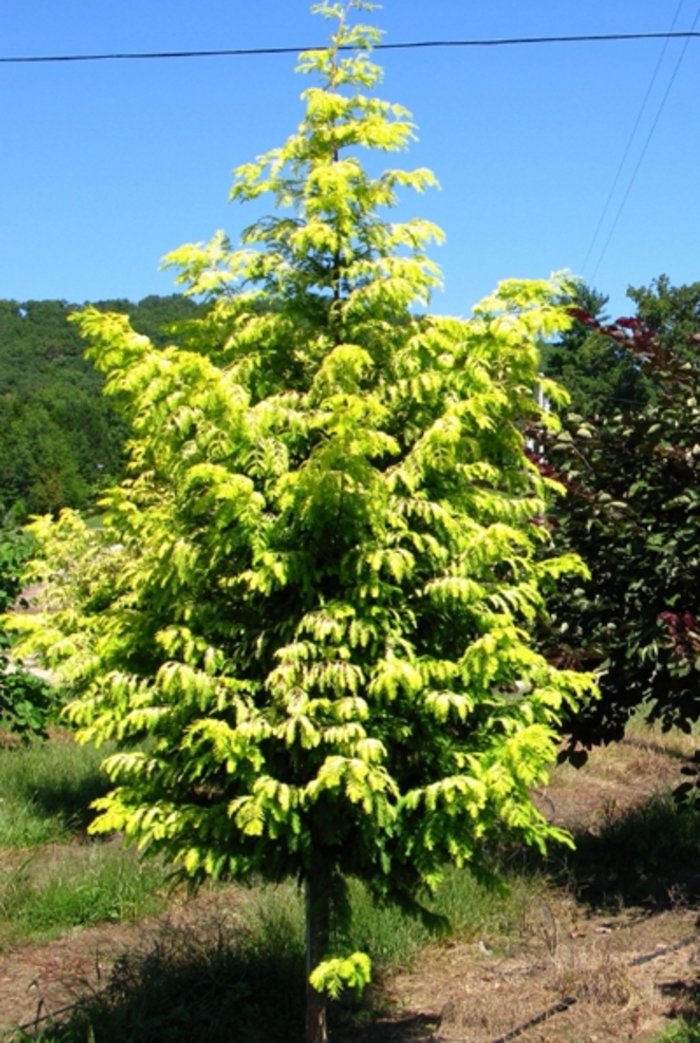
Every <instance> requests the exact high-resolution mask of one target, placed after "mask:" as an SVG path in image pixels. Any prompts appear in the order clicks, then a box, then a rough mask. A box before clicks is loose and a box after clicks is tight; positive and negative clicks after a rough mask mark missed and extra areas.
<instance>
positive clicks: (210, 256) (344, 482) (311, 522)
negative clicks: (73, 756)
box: [20, 2, 591, 1043]
mask: <svg viewBox="0 0 700 1043" xmlns="http://www.w3.org/2000/svg"><path fill="white" fill-rule="evenodd" d="M369 6H370V5H367V4H363V3H358V2H351V3H350V4H349V5H348V7H347V9H345V8H344V7H342V6H341V5H339V4H331V3H322V4H319V5H317V8H316V10H317V11H318V12H319V13H320V14H322V15H324V16H326V17H328V18H330V19H332V20H335V21H336V25H335V28H334V32H333V34H332V37H331V42H330V45H329V47H328V48H327V49H326V50H318V51H310V52H307V53H305V54H303V55H302V56H301V65H300V70H301V71H302V72H303V73H307V74H311V76H312V77H313V78H314V79H315V81H316V85H314V86H310V87H309V88H308V89H307V90H306V91H305V92H304V94H303V95H302V97H303V100H304V104H305V114H304V117H303V121H302V123H301V125H300V126H299V128H298V130H297V132H296V133H294V134H293V135H292V136H291V137H290V138H289V139H288V140H287V142H286V144H284V145H283V146H282V147H281V148H279V149H275V150H274V151H272V152H270V153H268V154H267V155H265V156H262V157H261V158H259V159H257V160H256V161H255V162H254V163H251V164H249V165H246V166H243V167H240V168H239V169H238V170H237V171H236V172H235V181H234V185H233V189H232V193H231V194H232V198H233V199H235V200H240V201H243V202H246V201H248V200H257V199H258V198H259V197H261V196H266V195H269V196H271V198H272V200H273V202H274V208H273V211H274V212H273V213H272V216H269V217H265V218H263V219H261V220H258V221H256V222H255V223H254V224H253V225H251V227H249V228H248V229H247V230H246V231H245V233H244V234H243V242H242V245H241V248H240V249H232V247H231V246H230V245H229V242H228V240H227V239H226V238H225V237H224V236H223V235H221V234H220V235H217V236H216V237H215V238H214V239H213V240H212V241H211V242H210V243H209V244H207V245H190V246H184V247H182V248H181V249H179V250H176V251H175V252H174V253H173V254H171V255H170V256H169V258H168V259H167V261H168V263H169V264H171V265H174V266H175V267H176V268H177V270H178V273H179V274H178V276H177V277H178V280H179V281H180V283H181V284H182V285H183V286H184V288H185V292H187V293H189V294H192V295H193V296H195V297H197V298H202V297H203V298H206V299H207V300H208V301H209V305H210V306H209V309H208V311H207V314H206V316H205V317H203V318H199V319H196V320H194V321H193V322H192V323H191V324H190V325H189V328H188V333H187V341H186V346H185V347H184V348H175V347H170V348H165V349H163V350H157V349H156V348H154V346H153V345H152V344H151V343H150V342H149V341H148V339H146V338H145V337H143V336H139V335H137V334H136V333H134V332H133V331H132V330H131V329H130V327H129V323H128V321H127V319H126V318H124V317H122V316H119V315H114V314H112V315H103V314H100V313H98V312H96V311H94V310H91V309H86V310H85V311H84V312H83V313H82V315H81V316H80V320H79V321H80V325H81V327H82V330H83V332H84V334H85V336H86V337H87V339H88V340H89V342H90V345H91V347H90V349H89V350H90V355H91V357H92V358H93V360H94V361H95V363H96V365H97V366H98V368H99V369H100V370H102V371H103V372H104V373H105V374H106V393H107V394H108V395H110V396H112V399H113V401H114V403H115V404H116V406H117V407H118V408H119V409H120V410H121V411H122V412H123V414H124V415H125V416H126V418H127V419H128V421H129V423H130V424H131V428H132V438H131V442H130V463H129V472H128V477H127V478H126V479H125V480H124V481H123V482H122V483H121V484H120V485H119V486H118V487H116V488H113V489H111V490H110V491H109V492H108V493H107V494H106V496H105V498H104V503H103V509H104V526H103V528H102V529H98V530H92V531H90V530H88V529H87V528H86V527H85V526H84V525H83V523H82V522H81V521H80V519H79V518H78V517H77V516H76V515H74V514H71V513H65V514H64V515H63V516H62V517H61V518H60V519H59V520H58V521H57V522H53V521H51V520H50V519H44V520H40V521H38V522H36V523H35V525H34V527H33V528H34V533H35V535H36V536H37V538H39V539H40V541H41V545H42V548H43V551H42V555H43V565H42V562H41V561H37V563H36V565H35V568H36V569H38V570H39V571H41V570H42V569H43V575H44V578H45V579H46V580H47V582H48V586H47V611H46V612H45V613H44V615H43V616H32V617H31V618H27V619H24V620H22V621H20V622H21V624H22V625H24V626H25V627H30V628H31V627H33V628H34V630H33V633H29V634H27V636H26V638H25V643H28V644H29V645H31V646H32V647H34V648H37V647H42V648H43V649H44V650H45V652H46V654H47V656H48V658H49V660H50V662H51V664H52V668H53V669H55V670H57V671H60V672H61V673H62V676H63V677H64V678H67V679H68V680H69V682H70V683H71V684H72V686H73V688H74V690H75V691H76V698H75V701H74V702H73V704H72V706H71V708H70V715H71V717H72V719H73V721H74V722H75V723H76V724H77V726H78V727H79V733H78V734H79V736H80V738H81V739H82V740H83V741H85V742H97V743H102V742H105V741H107V740H116V741H117V743H118V752H116V753H114V754H112V755H111V756H109V757H108V758H107V760H106V762H105V763H106V769H107V771H108V773H109V776H110V778H111V780H112V783H113V790H112V792H111V793H110V795H109V796H107V797H106V798H104V799H103V800H100V801H99V802H98V807H99V811H100V814H99V816H98V818H97V819H96V821H95V823H94V827H93V828H94V830H95V831H113V830H119V831H124V833H125V834H126V835H127V837H128V838H130V839H131V840H133V841H135V842H137V843H138V844H139V845H140V846H141V847H143V848H145V849H146V850H150V851H159V852H164V853H165V854H166V855H167V856H168V857H169V858H171V859H172V860H173V861H174V862H175V863H176V864H177V865H178V866H180V867H181V869H182V871H183V872H184V873H185V874H187V875H188V876H190V877H191V878H193V879H195V880H196V879H198V878H202V877H205V876H213V877H222V876H223V877H234V878H239V879H240V878H244V879H245V878H249V877H251V876H252V875H260V876H262V877H264V878H266V879H271V880H279V879H282V878H284V877H290V876H291V877H293V878H295V879H297V880H298V881H299V883H300V884H301V885H303V886H304V888H305V893H306V905H307V961H308V972H309V989H308V1025H307V1039H308V1041H309V1043H319V1041H321V1040H324V1039H325V1038H326V1027H325V997H326V996H327V995H334V994H336V993H337V992H338V991H339V990H340V989H341V988H342V987H343V986H345V985H362V984H363V983H364V982H365V981H366V980H367V979H368V977H369V961H368V959H367V957H366V956H365V955H364V954H362V953H346V952H342V951H337V949H334V947H333V946H334V943H333V938H334V937H337V934H334V933H333V924H334V918H337V917H338V916H339V915H342V913H343V910H344V909H345V901H344V898H345V889H346V882H347V880H348V879H349V878H352V877H357V878H360V879H361V880H363V881H365V882H366V884H367V885H368V886H369V888H370V889H371V890H372V892H373V893H374V894H375V895H376V896H377V898H378V899H380V900H389V901H396V902H399V903H402V904H403V905H405V906H410V907H413V908H416V907H417V904H419V902H420V898H421V895H426V894H427V895H429V894H430V893H431V892H432V891H433V890H434V889H435V888H436V887H437V886H438V884H439V883H440V879H441V877H442V874H443V869H444V867H445V866H446V865H447V864H448V863H456V864H457V865H458V866H461V865H463V864H465V863H473V864H477V865H478V862H479V860H480V858H481V848H482V843H483V841H484V839H485V838H492V837H494V836H506V837H515V838H518V839H520V840H522V841H524V842H526V843H529V844H535V845H538V846H542V845H543V844H544V842H545V841H546V840H547V839H548V838H555V839H560V838H561V834H560V833H559V831H557V830H556V829H554V828H553V827H551V826H550V825H548V824H547V823H546V822H545V821H544V820H543V818H542V816H541V815H540V814H539V812H538V811H537V810H536V809H535V808H534V807H533V805H532V803H531V801H530V796H529V791H530V787H532V786H533V785H538V784H540V783H541V782H542V780H543V778H544V777H545V773H546V770H547V766H548V765H549V764H550V763H551V760H552V756H553V753H554V750H555V743H556V728H557V723H558V719H559V713H560V710H561V709H562V708H563V707H564V705H567V704H569V703H571V702H572V701H573V700H575V699H576V698H578V697H580V696H581V695H584V694H585V695H587V694H588V692H589V690H590V687H591V682H590V679H589V678H587V677H585V676H582V675H580V674H573V673H567V672H563V671H559V670H556V669H553V668H552V667H551V666H549V665H548V664H547V662H545V661H544V659H543V658H542V657H541V656H540V655H538V654H537V653H536V652H535V651H534V650H533V647H532V645H531V643H530V641H529V638H528V628H529V626H530V624H531V622H532V621H533V620H534V619H535V617H537V616H538V615H540V614H541V613H543V612H544V611H545V605H544V592H545V591H546V588H547V586H548V585H549V584H551V583H552V582H555V581H556V577H557V575H559V574H560V573H561V572H565V571H570V570H572V569H576V568H577V567H579V566H578V564H577V561H576V559H574V558H572V557H567V558H561V557H560V558H553V557H549V558H548V557H547V555H546V553H543V545H545V544H546V540H547V535H546V532H545V529H544V528H543V527H541V526H539V525H538V524H536V520H537V518H538V517H539V516H540V515H541V514H542V513H543V510H544V503H545V499H546V497H547V495H548V492H549V491H548V489H547V488H546V481H545V480H544V479H543V478H542V477H541V476H540V475H539V474H538V473H537V471H536V470H535V469H534V468H533V467H532V466H531V465H530V464H529V462H528V460H527V458H526V456H525V453H524V435H523V430H524V427H525V425H526V423H527V421H528V420H534V419H538V418H539V419H541V418H540V411H539V409H538V406H537V402H536V399H535V397H534V395H533V388H534V386H535V382H536V378H537V359H538V350H537V349H538V341H539V340H540V339H541V338H543V337H549V336H551V335H553V334H555V333H556V332H557V331H559V330H561V329H562V328H564V327H565V326H566V325H567V323H568V321H569V320H568V318H567V317H566V315H565V314H564V313H563V311H562V310H561V309H560V308H558V307H557V306H556V304H555V303H554V300H555V298H556V297H557V296H561V287H560V286H559V285H558V284H553V283H548V282H529V281H522V282H517V281H510V282H506V283H503V284H502V285H501V286H500V287H499V290H498V291H497V293H496V294H495V295H494V296H493V297H492V298H489V299H488V300H486V301H484V302H482V303H481V304H480V305H479V306H478V307H477V308H476V309H475V314H474V317H473V318H472V319H470V320H468V321H465V320H461V319H456V318H446V317H440V316H434V315H429V314H423V313H422V311H421V309H425V308H426V307H427V305H428V302H429V298H430V294H431V291H432V290H433V289H434V288H435V287H436V286H437V285H438V282H439V271H438V269H437V267H436V266H435V265H434V264H433V262H432V261H430V260H429V259H428V255H427V247H428V246H429V244H430V242H431V240H439V238H440V232H439V231H438V229H436V228H435V227H434V226H433V225H431V224H429V223H428V222H426V221H423V220H419V219H413V220H408V221H402V222H396V223H394V222H391V221H389V220H387V217H386V213H387V211H388V208H391V207H392V206H393V205H394V204H395V202H396V196H397V191H398V190H400V189H402V188H407V189H415V190H418V191H419V192H422V191H423V190H424V189H426V188H428V187H429V186H431V185H433V184H434V183H435V182H434V178H433V175H432V174H431V173H430V172H429V171H427V170H413V171H411V172H407V171H405V170H401V169H395V168H391V169H387V170H385V171H384V172H383V173H380V174H372V173H369V172H368V171H367V170H366V169H365V167H364V166H363V163H362V156H363V154H364V153H365V152H366V151H370V152H375V153H376V152H385V153H392V152H397V151H399V150H401V149H403V148H405V147H406V145H407V144H408V143H409V141H410V139H411V138H412V135H413V125H412V123H411V122H410V116H409V114H408V113H407V112H406V111H405V110H404V109H403V108H401V107H400V106H398V105H393V104H388V103H387V102H385V101H381V100H378V99H377V98H376V97H375V96H374V95H373V94H372V93H371V91H372V88H373V87H374V86H375V85H376V84H377V82H378V81H379V79H380V70H379V69H378V68H377V66H376V65H374V64H373V63H372V62H371V60H370V51H371V48H372V45H373V44H374V43H376V41H377V40H378V38H379V33H378V32H377V31H376V30H375V29H373V28H371V27H367V26H363V25H358V24H353V23H352V21H351V19H350V18H349V17H348V16H349V15H350V14H351V10H350V9H352V8H366V7H369ZM143 740H147V741H146V742H143Z"/></svg>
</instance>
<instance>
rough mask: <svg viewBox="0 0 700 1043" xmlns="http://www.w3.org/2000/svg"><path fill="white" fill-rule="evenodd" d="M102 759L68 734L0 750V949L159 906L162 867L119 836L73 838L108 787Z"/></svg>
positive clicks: (79, 833) (142, 913)
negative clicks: (116, 838) (112, 839)
mask: <svg viewBox="0 0 700 1043" xmlns="http://www.w3.org/2000/svg"><path fill="white" fill-rule="evenodd" d="M103 757H104V751H97V750H95V749H92V748H90V747H85V746H77V745H76V744H75V743H74V742H73V741H72V739H71V738H70V736H69V735H68V734H67V733H56V735H55V736H54V737H53V739H52V740H51V741H50V742H45V743H42V742H37V743H35V744H33V745H30V746H5V747H3V748H0V793H1V794H2V797H1V798H0V851H1V852H2V853H1V855H0V950H2V949H4V948H7V947H8V946H10V945H12V944H14V943H16V942H17V941H20V940H29V939H38V938H42V937H51V936H55V935H56V934H58V933H60V932H61V931H64V930H67V929H69V928H72V927H84V926H88V925H90V924H94V923H99V922H101V921H116V920H134V919H137V918H139V917H141V916H145V915H148V914H149V913H152V912H155V911H156V910H157V909H159V908H161V907H162V905H163V902H164V894H165V889H166V886H165V878H166V871H165V869H164V867H163V866H162V864H160V863H158V862H155V861H149V862H141V861H140V860H139V859H138V858H137V856H136V854H135V852H133V851H127V850H124V848H123V845H122V844H120V843H119V842H116V843H115V842H108V843H105V842H82V843H76V840H77V841H81V840H82V841H84V840H85V830H86V827H87V825H88V823H89V821H90V819H91V817H92V813H91V811H90V807H89V805H90V802H91V801H92V800H94V799H95V797H98V796H100V795H101V794H103V793H105V792H106V789H107V779H106V777H105V776H104V774H103V773H102V772H101V770H100V766H99V765H100V762H101V760H102V758H103Z"/></svg>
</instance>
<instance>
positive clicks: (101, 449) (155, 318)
mask: <svg viewBox="0 0 700 1043" xmlns="http://www.w3.org/2000/svg"><path fill="white" fill-rule="evenodd" d="M95 307H96V308H98V309H99V310H100V311H114V312H119V313H122V314H126V315H128V316H129V317H130V320H131V322H132V325H133V327H134V329H135V330H137V332H139V333H142V334H145V335H146V336H148V337H149V338H151V340H152V341H153V342H154V343H155V344H157V345H159V346H163V345H164V344H166V343H178V331H177V325H178V323H182V322H183V321H184V320H187V319H191V318H193V317H195V316H196V315H198V314H199V313H200V312H201V306H200V305H197V304H196V303H195V302H193V301H191V300H190V299H189V298H187V297H184V296H183V295H181V294H173V295H172V296H169V297H159V296H150V297H146V298H144V299H143V300H142V301H139V302H138V303H137V304H134V303H132V302H130V301H127V300H121V299H115V300H109V301H99V302H98V303H97V304H95ZM79 308H80V306H78V305H75V304H68V303H67V302H65V301H56V300H48V301H26V302H23V303H20V302H18V301H12V300H0V519H2V521H3V523H4V524H5V525H13V524H18V523H21V522H23V521H25V520H26V518H27V517H28V516H29V515H32V514H44V513H47V512H50V513H53V514H56V513H57V512H58V511H59V510H60V509H61V508H62V507H75V508H78V509H80V510H89V509H90V508H91V506H92V505H93V504H94V502H95V499H96V497H97V495H98V494H99V491H100V489H102V488H103V487H104V486H105V485H108V484H110V483H111V482H113V481H114V480H115V479H118V478H119V477H120V475H121V470H122V454H123V445H124V441H125V438H126V435H127V431H126V427H125V425H124V422H123V421H122V420H121V419H120V418H119V417H118V416H117V415H116V414H115V412H114V410H113V409H112V407H111V405H110V404H109V402H108V401H107V400H106V399H105V398H103V397H102V395H101V389H102V383H103V380H102V377H101V375H100V374H99V373H98V372H97V371H96V370H95V368H94V366H93V365H92V363H91V362H89V361H88V360H87V359H86V358H85V357H84V354H83V353H84V350H85V342H84V341H83V339H82V338H81V336H80V334H79V332H78V330H77V328H76V326H75V325H74V324H73V323H71V322H70V321H69V316H70V315H71V313H72V312H75V311H76V310H79Z"/></svg>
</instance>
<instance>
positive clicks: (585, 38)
mask: <svg viewBox="0 0 700 1043" xmlns="http://www.w3.org/2000/svg"><path fill="white" fill-rule="evenodd" d="M692 37H700V32H693V31H692V30H691V31H684V32H659V33H599V34H588V35H580V36H514V37H506V38H502V39H486V40H417V41H414V42H412V43H379V44H375V45H374V46H373V48H372V50H374V51H409V50H418V49H424V50H425V49H428V48H436V47H515V46H523V45H527V44H557V43H603V42H609V41H615V40H674V39H676V40H677V39H684V40H690V39H691V38H692ZM339 49H340V50H341V51H353V50H355V48H354V47H350V46H348V47H341V48H339ZM321 50H326V48H325V47H236V48H226V49H222V50H215V51H115V52H113V53H107V54H44V55H20V56H16V57H11V56H5V57H0V64H3V65H28V64H36V63H41V62H111V61H153V60H154V59H166V58H237V57H242V56H246V55H261V54H299V53H300V52H301V51H321Z"/></svg>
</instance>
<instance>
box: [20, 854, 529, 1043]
mask: <svg viewBox="0 0 700 1043" xmlns="http://www.w3.org/2000/svg"><path fill="white" fill-rule="evenodd" d="M540 891H541V888H540V885H539V884H538V885H536V894H537V896H539V894H540ZM534 895H535V891H533V889H532V888H526V886H525V885H523V884H522V883H521V882H517V883H516V885H515V886H514V888H513V890H512V891H511V892H510V894H508V895H506V896H504V895H500V897H499V896H497V894H496V893H495V892H493V891H489V890H486V889H484V888H483V887H482V886H481V885H479V884H477V883H476V882H475V881H474V879H473V878H472V877H471V875H470V874H469V873H468V872H467V871H461V872H455V873H453V874H451V875H450V876H449V878H448V880H447V882H446V887H445V889H444V892H443V894H442V895H441V897H440V902H439V903H438V907H439V909H440V911H442V912H444V913H446V914H447V915H450V916H452V918H453V919H454V921H455V923H456V924H457V925H458V926H459V928H460V933H461V932H462V931H465V932H466V933H467V934H468V936H470V937H477V936H482V935H483V934H486V935H487V936H488V937H489V940H491V939H493V938H495V937H497V936H502V935H503V934H504V933H509V932H513V931H515V932H517V931H518V930H519V929H520V927H521V926H522V919H523V915H524V911H525V910H524V906H525V905H526V904H527V903H528V902H529V901H530V900H531V899H533V898H534ZM351 903H352V909H353V923H352V925H351V927H350V931H349V935H348V937H347V938H346V939H345V940H344V941H345V943H346V944H348V945H350V946H351V947H353V948H363V949H364V950H365V951H368V952H369V953H370V955H371V957H372V959H373V964H374V977H375V979H379V980H381V977H382V975H383V974H384V973H386V972H388V971H389V970H395V969H397V968H398V967H399V966H407V965H408V964H410V963H411V962H412V961H413V960H414V959H415V958H416V957H417V956H418V954H419V953H420V952H421V951H422V950H424V949H425V946H426V945H427V944H428V943H429V942H430V940H431V935H430V934H429V933H428V932H427V931H426V929H425V928H424V927H422V926H421V924H420V923H418V922H417V921H414V920H413V919H410V918H407V917H405V916H404V915H402V914H401V913H399V912H398V911H396V910H393V909H383V908H377V907H376V906H375V905H373V904H372V902H371V899H370V897H369V895H368V894H367V892H366V890H365V889H364V888H363V887H362V886H361V885H359V884H354V883H353V885H352V887H351ZM236 909H237V914H238V915H237V917H236V919H235V921H234V922H233V923H230V924H229V925H228V926H225V925H224V926H221V925H220V929H219V931H218V933H215V934H214V937H212V932H211V929H210V926H208V925H207V926H205V927H203V928H202V929H198V928H197V927H193V926H192V925H190V926H188V928H187V930H177V929H172V930H171V931H170V932H168V933H166V934H165V935H164V936H163V937H162V938H161V939H160V940H159V942H158V943H157V944H156V945H155V946H150V947H149V948H147V949H146V950H144V951H141V952H139V951H130V952H128V953H125V954H124V955H123V956H122V957H121V958H120V959H119V960H118V962H117V964H116V965H115V967H114V970H113V972H112V975H111V977H110V979H109V982H108V983H107V985H106V988H105V989H104V990H103V991H102V992H101V993H99V994H93V995H89V996H88V997H87V998H86V999H85V1000H84V1001H82V1002H81V1004H80V1005H79V1006H78V1007H77V1008H76V1010H75V1011H73V1012H72V1014H71V1015H69V1016H68V1017H67V1018H66V1019H65V1020H63V1021H62V1022H60V1023H56V1024H53V1025H51V1024H50V1025H48V1026H46V1027H45V1028H44V1029H43V1030H41V1031H39V1032H35V1033H34V1034H31V1035H27V1034H26V1033H25V1034H23V1033H16V1034H14V1035H13V1036H11V1037H8V1039H11V1040H12V1043H19V1041H20V1040H29V1039H31V1040H33V1041H34V1043H39V1041H43V1043H89V1041H90V1040H91V1039H93V1038H94V1040H96V1041H98V1043H123V1041H124V1040H130V1041H132V1043H190V1041H191V1040H192V1039H206V1040H207V1041H208V1043H263V1041H265V1043H289V1041H290V1040H293V1039H301V1038H302V1037H303V1024H304V928H303V902H302V899H301V896H300V894H299V892H298V889H297V888H295V887H294V885H292V884H284V885H281V886H279V887H275V888H272V887H265V888H256V889H254V890H252V891H250V892H247V893H246V894H245V895H244V896H243V900H242V901H241V902H240V903H239V904H238V905H237V907H236ZM375 996H376V993H375ZM364 1013H365V1014H366V1015H371V1011H370V1010H368V1009H367V1008H364ZM332 1016H333V1018H334V1023H335V1027H336V1028H338V1029H340V1030H347V1029H348V1026H350V1030H349V1031H350V1032H351V1033H352V1031H353V1028H352V1026H353V1025H354V1024H355V1022H356V1020H357V1019H358V1017H359V1018H360V1020H362V1016H363V1007H362V1006H361V1004H360V1003H359V1001H357V1000H353V998H352V997H348V998H346V999H345V1001H344V1002H343V1003H341V1004H340V1005H338V1006H336V1007H335V1008H334V1010H333V1012H332ZM90 1033H92V1034H93V1035H92V1036H91V1035H90Z"/></svg>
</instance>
